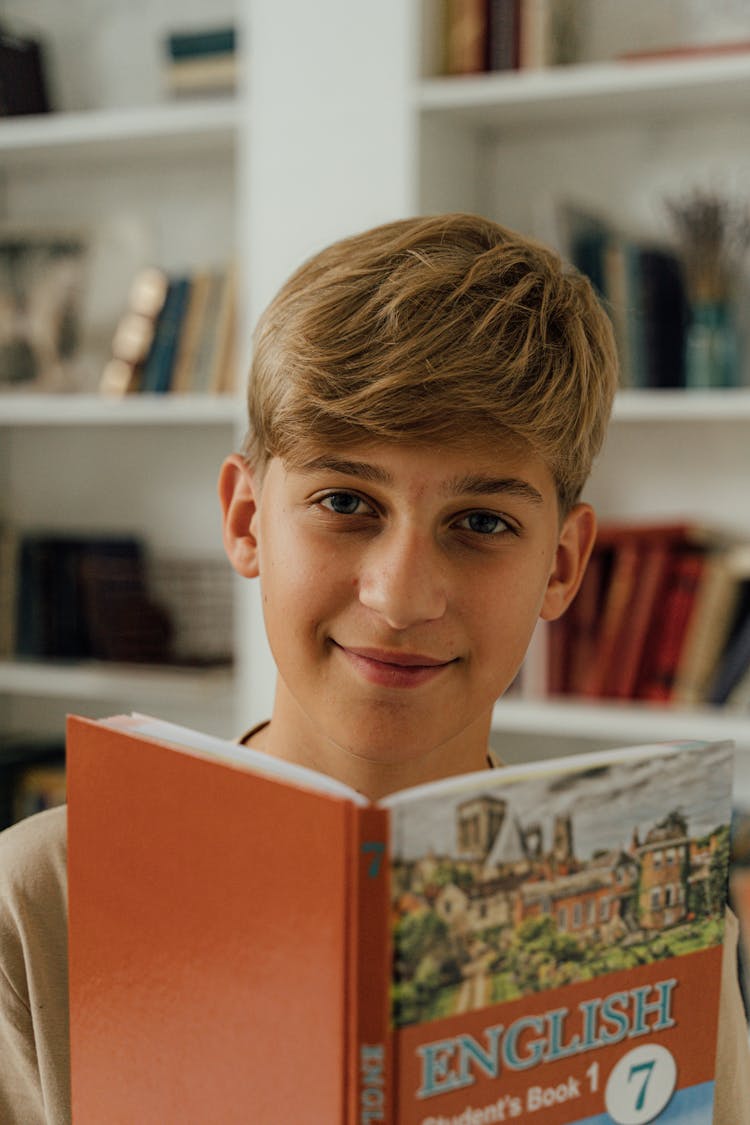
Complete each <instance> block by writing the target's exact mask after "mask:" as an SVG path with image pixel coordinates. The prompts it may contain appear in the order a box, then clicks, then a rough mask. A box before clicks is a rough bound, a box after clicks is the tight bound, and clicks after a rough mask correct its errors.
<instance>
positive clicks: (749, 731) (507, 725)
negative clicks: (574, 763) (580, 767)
mask: <svg viewBox="0 0 750 1125" xmlns="http://www.w3.org/2000/svg"><path fill="white" fill-rule="evenodd" d="M492 729H493V731H495V732H496V733H500V732H512V731H523V732H524V733H525V734H532V735H533V734H537V735H540V736H554V737H562V738H565V737H566V736H567V737H570V738H589V739H599V740H602V739H604V740H606V741H611V740H612V739H616V740H617V741H630V740H632V741H634V742H644V741H649V740H657V741H662V740H672V739H683V738H688V739H690V738H697V739H717V738H728V739H733V740H734V741H736V742H737V743H738V744H743V745H745V746H747V747H750V716H749V715H745V714H743V713H742V712H731V711H720V710H717V709H715V708H714V709H711V708H696V709H692V710H688V709H684V708H683V709H677V708H669V707H654V706H648V705H645V704H635V703H623V704H616V703H582V702H581V701H580V700H572V701H569V700H549V699H545V700H544V701H540V700H523V699H503V700H500V701H499V702H498V703H497V704H496V705H495V708H494V711H493V716H492Z"/></svg>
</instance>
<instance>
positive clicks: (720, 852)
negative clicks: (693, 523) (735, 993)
mask: <svg viewBox="0 0 750 1125" xmlns="http://www.w3.org/2000/svg"><path fill="white" fill-rule="evenodd" d="M732 763H733V754H732V750H731V746H729V745H728V744H727V743H682V744H678V743H675V744H665V745H659V746H647V747H635V748H630V749H627V750H619V751H607V752H604V753H601V754H592V753H589V754H585V755H578V756H575V757H570V758H567V759H555V760H553V761H549V762H539V763H532V764H529V765H524V766H516V767H513V768H508V769H502V770H487V771H482V772H481V773H472V774H467V775H463V776H460V777H455V778H449V779H445V780H443V781H439V782H435V783H432V784H430V785H425V786H420V787H418V788H415V789H411V790H404V791H402V792H401V793H397V794H393V795H392V796H391V797H388V798H385V799H384V800H383V801H380V802H378V804H377V805H371V804H369V803H368V802H367V801H365V800H364V799H363V798H362V797H361V796H359V795H358V794H356V793H355V792H354V791H353V790H349V789H347V787H345V786H341V785H339V784H338V783H336V782H332V781H331V780H330V779H327V778H323V777H322V776H321V775H317V774H314V773H313V772H312V771H308V770H301V769H299V768H298V767H290V766H289V765H288V764H285V763H280V762H278V761H277V760H275V759H271V758H268V757H267V756H265V755H263V754H260V753H258V752H257V751H252V750H248V749H246V748H244V747H236V746H234V745H233V744H231V743H223V742H219V740H215V739H210V738H207V737H206V736H201V735H199V734H196V733H195V732H190V731H184V730H183V729H182V728H175V727H173V726H171V725H170V724H165V723H160V722H158V721H156V720H151V719H147V718H144V717H132V718H130V719H123V718H116V719H113V720H102V721H100V722H92V721H90V720H84V719H78V718H71V719H70V720H69V731H68V768H69V806H68V817H69V860H68V862H69V880H70V1002H71V1057H72V1097H73V1119H74V1120H75V1122H76V1125H86V1123H88V1122H96V1123H100V1122H102V1121H106V1122H107V1123H108V1125H110V1123H111V1125H117V1123H118V1122H123V1123H124V1122H128V1123H130V1122H133V1121H139V1122H141V1121H142V1122H151V1121H153V1122H163V1121H180V1122H181V1123H183V1122H185V1123H191V1122H195V1123H198V1122H201V1123H202V1122H205V1121H221V1122H222V1125H224V1123H227V1125H231V1123H232V1122H245V1121H248V1120H251V1121H252V1122H253V1123H254V1125H278V1122H280V1121H310V1122H315V1123H317V1122H321V1123H323V1122H325V1123H326V1125H339V1123H341V1125H371V1123H376V1122H384V1123H388V1125H444V1123H445V1122H447V1123H448V1125H458V1123H460V1125H463V1122H464V1121H474V1120H477V1119H479V1120H497V1121H510V1120H513V1119H518V1118H521V1119H527V1116H530V1115H531V1114H533V1119H534V1120H535V1121H538V1122H539V1123H540V1125H573V1123H574V1122H579V1121H583V1120H585V1121H586V1122H587V1123H590V1122H595V1123H599V1122H601V1123H602V1125H603V1123H604V1122H607V1123H611V1122H615V1123H617V1125H625V1123H637V1122H646V1121H649V1122H651V1121H654V1122H662V1123H664V1125H666V1123H667V1122H671V1121H678V1120H683V1119H684V1117H682V1116H680V1115H681V1114H683V1115H684V1114H692V1116H690V1120H691V1122H695V1123H696V1125H698V1123H702V1122H705V1123H706V1125H709V1123H710V1121H711V1114H712V1110H711V1105H712V1100H713V1060H714V1048H715V1039H716V1026H717V1019H718V997H719V972H720V964H721V940H722V930H723V910H724V902H723V889H724V886H725V881H726V880H725V877H723V876H725V874H726V873H725V872H723V873H722V872H721V871H718V870H717V863H719V862H720V860H721V857H722V856H725V855H726V854H727V851H728V848H727V847H726V846H725V845H726V843H727V840H728V832H729V817H730V799H731V783H732ZM669 810H672V811H669ZM696 1011H700V1014H701V1015H700V1019H699V1020H696V1019H695V1012H696ZM493 1114H494V1117H493V1116H492V1115H493ZM478 1115H484V1116H483V1117H482V1116H478Z"/></svg>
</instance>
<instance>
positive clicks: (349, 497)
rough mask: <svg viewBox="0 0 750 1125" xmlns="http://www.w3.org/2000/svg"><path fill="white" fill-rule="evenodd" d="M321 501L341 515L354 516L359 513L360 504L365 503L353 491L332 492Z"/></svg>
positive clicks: (324, 505) (325, 506) (330, 509)
mask: <svg viewBox="0 0 750 1125" xmlns="http://www.w3.org/2000/svg"><path fill="white" fill-rule="evenodd" d="M320 503H321V504H322V505H323V507H324V508H328V509H329V511H331V512H336V514H337V515H339V516H353V515H357V514H358V509H359V506H360V504H364V501H363V500H361V499H360V498H359V496H355V494H354V493H353V492H331V493H329V494H328V496H324V497H323V499H322V500H321V501H320Z"/></svg>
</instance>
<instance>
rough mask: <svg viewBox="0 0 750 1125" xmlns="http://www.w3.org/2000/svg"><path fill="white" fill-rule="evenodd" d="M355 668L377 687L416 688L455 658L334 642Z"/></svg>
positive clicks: (439, 672)
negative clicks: (348, 645) (354, 646)
mask: <svg viewBox="0 0 750 1125" xmlns="http://www.w3.org/2000/svg"><path fill="white" fill-rule="evenodd" d="M333 644H334V645H335V647H336V648H337V649H339V651H340V652H342V653H343V654H344V656H345V657H346V658H347V660H348V662H349V664H350V665H352V666H353V667H354V669H355V671H357V672H359V674H360V675H361V676H363V677H364V679H366V680H367V681H369V682H370V683H373V684H376V685H378V686H381V687H395V688H402V687H418V686H419V685H420V684H425V683H429V682H430V681H431V680H434V679H435V678H436V677H438V676H439V675H440V674H441V673H442V672H443V670H444V669H445V668H449V667H450V666H451V665H452V664H455V663H456V661H455V659H450V660H440V659H438V658H436V657H434V656H427V655H425V654H424V653H414V652H397V651H389V650H386V649H378V648H359V647H358V648H347V647H346V646H345V645H341V644H339V643H338V642H337V641H334V642H333Z"/></svg>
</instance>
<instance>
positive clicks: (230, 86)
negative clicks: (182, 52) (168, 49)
mask: <svg viewBox="0 0 750 1125" xmlns="http://www.w3.org/2000/svg"><path fill="white" fill-rule="evenodd" d="M238 74H239V64H238V61H237V56H236V55H235V54H234V52H228V53H226V54H222V55H211V54H206V55H198V56H196V57H195V58H192V57H185V58H180V59H176V60H175V61H173V62H171V63H169V64H168V65H167V66H166V67H165V69H164V79H165V83H166V86H167V89H168V90H169V91H170V92H171V93H173V94H208V93H227V92H229V91H231V90H234V89H235V87H236V85H237V79H238Z"/></svg>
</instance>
